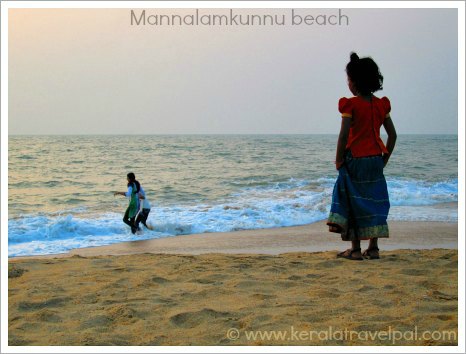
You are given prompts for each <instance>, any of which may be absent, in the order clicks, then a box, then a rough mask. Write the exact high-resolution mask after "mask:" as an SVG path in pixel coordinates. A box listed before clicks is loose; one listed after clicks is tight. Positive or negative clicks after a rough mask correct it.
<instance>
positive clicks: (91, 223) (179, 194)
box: [8, 135, 458, 257]
mask: <svg viewBox="0 0 466 354" xmlns="http://www.w3.org/2000/svg"><path fill="white" fill-rule="evenodd" d="M336 142H337V136H336V135H140V136H136V135H131V136H123V135H114V136H108V135H106V136H94V135H92V136H90V135H89V136H83V135H79V136H78V135H77V136H71V135H66V136H56V135H55V136H9V138H8V256H9V257H15V256H30V255H44V254H57V253H63V252H67V251H69V250H71V249H73V248H82V247H92V246H100V245H108V244H112V243H116V242H124V241H134V240H142V239H156V238H162V237H182V236H183V235H188V234H194V233H206V232H227V231H235V230H250V229H261V228H278V227H284V226H296V225H305V224H309V223H314V222H317V221H320V220H325V219H326V218H327V216H328V213H329V209H330V203H331V196H332V190H333V186H334V183H335V180H336V177H337V171H336V170H335V165H334V160H335V149H336ZM128 172H134V173H135V175H136V179H137V180H138V181H139V182H140V183H141V185H142V186H143V188H144V189H145V191H146V195H147V198H148V200H149V201H150V203H151V205H152V209H151V212H150V215H149V218H148V224H150V226H151V227H152V230H147V229H143V230H142V231H141V232H138V233H137V234H136V235H133V234H132V233H131V231H130V229H129V227H128V226H127V225H125V224H124V223H123V222H122V217H123V214H124V211H125V209H126V207H127V205H128V200H127V199H126V198H125V197H123V196H114V194H113V192H114V191H121V192H123V191H126V190H127V181H126V174H127V173H128ZM384 173H385V177H386V179H387V183H388V189H389V196H390V203H391V209H390V215H389V220H409V221H424V220H428V221H441V222H448V223H455V222H457V221H458V208H457V201H458V137H457V135H399V136H398V140H397V145H396V148H395V151H394V153H393V155H392V158H391V159H390V162H389V164H388V165H387V167H386V168H385V172H384Z"/></svg>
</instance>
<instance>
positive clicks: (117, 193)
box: [113, 186, 133, 197]
mask: <svg viewBox="0 0 466 354" xmlns="http://www.w3.org/2000/svg"><path fill="white" fill-rule="evenodd" d="M132 193H133V187H131V186H129V187H128V191H127V192H114V193H113V195H114V196H115V195H122V196H123V197H130V196H131V194H132Z"/></svg>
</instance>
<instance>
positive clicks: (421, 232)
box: [9, 221, 458, 262]
mask: <svg viewBox="0 0 466 354" xmlns="http://www.w3.org/2000/svg"><path fill="white" fill-rule="evenodd" d="M388 225H389V230H390V237H389V238H388V239H380V240H379V242H380V246H379V248H380V249H381V251H389V250H395V249H427V250H428V249H435V248H444V249H457V248H458V223H446V222H437V221H389V222H388ZM348 245H349V243H347V242H343V241H341V239H340V236H339V235H338V234H333V233H330V232H328V231H327V226H326V225H325V221H319V222H316V223H312V224H308V225H302V226H290V227H279V228H269V229H256V230H241V231H233V232H213V233H203V234H190V235H178V236H168V237H163V238H157V239H149V240H136V241H126V242H119V243H114V244H110V245H105V246H96V247H85V248H76V249H72V250H70V251H69V252H67V253H59V254H49V255H33V256H18V257H11V258H9V262H12V261H13V262H14V261H16V260H21V259H34V258H67V257H73V256H82V257H92V256H107V255H111V256H118V255H132V254H143V253H153V254H192V255H200V254H208V253H224V254H268V255H279V254H282V253H291V252H310V253H314V252H325V251H337V250H344V249H346V248H347V246H348ZM364 247H365V241H363V242H362V248H364Z"/></svg>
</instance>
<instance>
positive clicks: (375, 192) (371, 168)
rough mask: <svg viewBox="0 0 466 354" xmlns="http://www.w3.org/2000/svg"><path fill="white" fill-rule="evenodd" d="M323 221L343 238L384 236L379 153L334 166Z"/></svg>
mask: <svg viewBox="0 0 466 354" xmlns="http://www.w3.org/2000/svg"><path fill="white" fill-rule="evenodd" d="M338 172H339V174H338V178H337V181H336V183H335V187H334V188H333V198H332V206H331V208H330V215H329V218H328V221H327V225H328V226H329V227H330V231H331V232H337V233H340V234H341V238H342V240H344V241H354V240H367V239H370V238H377V237H388V225H387V216H388V210H389V209H390V202H389V199H388V190H387V182H386V181H385V176H384V175H383V159H382V156H371V157H359V158H354V157H353V156H352V155H351V153H350V152H349V151H347V152H346V154H345V162H344V164H343V166H342V167H341V168H340V169H339V170H338Z"/></svg>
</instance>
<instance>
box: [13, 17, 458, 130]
mask: <svg viewBox="0 0 466 354" xmlns="http://www.w3.org/2000/svg"><path fill="white" fill-rule="evenodd" d="M141 11H142V9H135V10H134V12H135V14H136V15H137V16H140V14H141ZM195 11H196V10H195V8H194V9H163V10H162V9H150V8H148V9H146V18H147V17H148V16H151V15H153V17H151V19H152V20H153V19H154V18H155V15H161V14H166V15H169V16H171V15H180V16H187V15H191V16H194V15H195ZM199 11H200V14H201V15H209V14H210V15H223V14H226V15H229V11H230V9H199ZM233 11H234V13H235V14H242V15H243V18H245V17H244V16H247V15H253V14H255V15H277V16H285V23H286V25H285V26H281V25H278V24H275V25H265V26H264V25H262V26H261V25H249V26H247V25H225V24H223V25H197V26H196V25H189V24H187V25H181V26H180V25H167V24H166V23H165V24H164V25H150V24H146V25H145V26H144V25H142V24H140V25H136V24H135V23H134V22H133V25H131V9H10V10H9V47H8V50H9V52H8V60H9V68H8V70H9V73H8V74H9V82H8V84H9V90H8V94H9V98H8V99H9V116H8V133H9V134H11V135H14V134H337V133H338V131H339V128H340V121H341V118H340V114H339V112H338V109H337V103H338V99H339V98H340V97H343V96H346V97H351V96H352V94H351V93H350V91H349V90H348V87H347V83H346V80H347V79H346V74H345V70H344V69H345V66H346V64H347V62H348V60H349V55H350V52H352V51H355V52H357V53H358V54H359V56H360V57H364V56H371V57H372V58H373V59H374V60H375V61H376V62H377V63H378V65H379V67H380V70H381V72H382V74H383V76H384V78H385V80H384V88H383V90H382V91H379V92H377V93H376V95H377V96H379V97H381V96H387V97H389V99H390V100H391V104H392V114H391V115H392V119H393V121H394V123H395V126H396V128H397V131H398V133H400V134H432V133H438V134H457V133H458V29H457V28H458V22H457V10H456V9H342V10H341V11H342V14H343V15H345V16H347V18H348V22H345V20H343V21H342V25H330V24H328V23H327V25H318V24H315V23H314V24H311V25H306V24H303V23H302V24H301V25H294V26H293V25H292V24H291V21H292V16H291V9H275V10H272V9H242V10H240V9H233ZM295 15H299V16H301V17H304V16H314V17H317V16H318V15H322V16H321V17H320V20H322V19H323V15H326V16H327V19H329V17H328V16H330V15H336V16H338V9H296V10H295ZM281 18H282V17H279V19H281ZM297 19H298V18H297V17H295V20H297ZM333 19H335V18H333Z"/></svg>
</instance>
